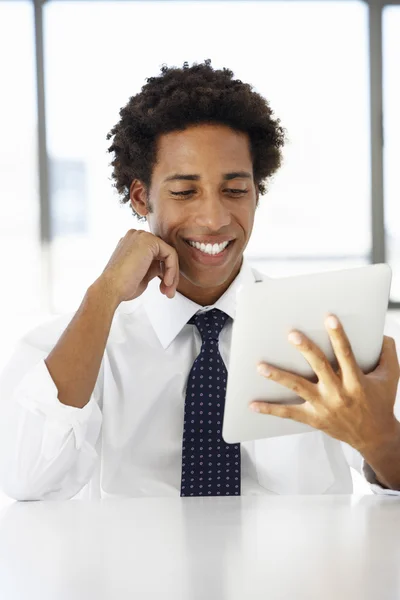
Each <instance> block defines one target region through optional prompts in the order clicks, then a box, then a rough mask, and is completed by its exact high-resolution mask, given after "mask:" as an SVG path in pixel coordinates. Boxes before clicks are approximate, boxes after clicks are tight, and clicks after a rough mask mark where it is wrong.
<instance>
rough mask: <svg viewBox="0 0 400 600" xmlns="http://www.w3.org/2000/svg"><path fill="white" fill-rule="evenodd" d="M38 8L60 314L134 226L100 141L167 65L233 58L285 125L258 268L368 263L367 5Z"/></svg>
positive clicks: (261, 229) (259, 226) (261, 217)
mask: <svg viewBox="0 0 400 600" xmlns="http://www.w3.org/2000/svg"><path fill="white" fill-rule="evenodd" d="M44 11H45V34H46V35H45V41H46V47H45V64H46V82H47V86H46V94H47V125H48V148H49V155H50V165H51V167H52V168H51V181H52V214H53V225H54V226H55V227H54V229H55V239H54V242H53V251H54V262H53V265H54V275H55V281H54V286H55V287H54V292H55V298H54V300H55V306H56V309H57V310H58V311H64V310H69V309H73V308H75V307H76V306H77V304H78V303H79V302H80V300H81V298H82V296H83V294H84V292H85V290H86V289H87V287H88V285H90V283H92V281H93V280H94V279H95V278H96V277H98V276H99V275H100V273H101V271H102V269H103V268H104V266H105V264H106V263H107V261H108V259H109V257H110V255H111V253H112V251H113V250H114V248H115V246H116V245H117V243H118V240H119V238H120V237H121V236H122V235H124V234H125V232H126V231H127V230H128V229H129V228H131V227H133V228H138V227H140V225H139V223H138V222H137V221H136V220H135V219H134V217H133V215H132V213H131V211H130V209H129V207H127V206H123V207H121V206H120V205H119V200H118V196H117V195H116V192H115V191H114V190H113V188H112V186H111V182H110V179H109V178H110V174H111V171H110V168H109V167H108V163H109V162H110V160H111V157H110V156H109V155H108V154H107V152H106V148H107V144H108V142H107V141H106V139H105V138H106V134H107V132H108V131H109V129H111V127H112V126H113V125H114V124H115V123H116V122H117V120H118V118H119V115H118V112H119V109H120V107H121V106H123V105H125V104H126V102H127V101H128V99H129V97H130V96H132V95H134V94H136V93H138V92H139V91H140V88H141V86H142V85H143V83H144V82H145V78H146V77H150V76H152V75H155V74H158V73H159V70H160V66H161V64H162V63H167V64H168V65H172V64H175V65H178V66H182V64H183V62H184V61H185V60H187V61H188V62H189V63H192V62H194V61H203V60H204V59H205V58H211V59H212V64H213V66H215V67H223V66H228V67H230V68H231V69H232V70H233V71H234V73H235V76H236V77H238V78H240V79H242V80H245V81H249V82H250V83H252V84H253V85H254V87H255V89H256V90H257V91H258V92H260V93H261V94H263V95H264V96H265V97H266V98H267V99H268V100H269V101H270V103H271V106H272V108H273V109H274V111H275V113H276V115H277V116H278V117H280V118H281V121H282V124H283V125H284V126H285V128H286V129H287V131H288V137H289V142H288V145H287V148H286V150H285V162H284V165H283V167H282V169H281V171H280V172H279V173H278V174H277V175H276V177H275V180H274V182H272V183H271V185H270V191H269V193H268V194H266V195H265V196H264V197H263V198H261V201H260V208H259V210H258V212H257V215H256V223H255V228H254V233H253V237H252V240H251V241H250V244H249V247H248V249H247V255H248V257H249V259H250V260H251V261H252V262H253V263H254V264H255V265H256V266H258V267H259V268H261V270H264V271H265V272H267V273H269V274H271V275H275V274H279V275H284V274H289V272H298V271H303V272H305V271H307V270H309V271H310V270H318V269H319V268H321V269H323V268H340V267H341V266H342V265H343V266H356V265H361V264H366V263H367V262H368V254H369V252H370V246H371V239H370V229H371V228H370V187H369V180H370V176H369V159H370V151H369V110H368V108H369V105H368V46H367V12H366V11H367V9H366V5H365V4H364V3H362V2H352V1H349V2H345V3H342V2H301V1H300V2H291V3H289V2H251V1H250V2H249V1H246V2H244V1H238V2H232V3H230V4H229V10H227V4H226V2H218V1H217V2H140V1H139V2H132V3H128V2H112V3H110V2H80V3H76V2H57V1H54V2H48V3H46V4H45V6H44ZM171 15H174V17H173V19H172V17H171ZM150 21H151V24H152V26H151V30H149V28H148V27H146V26H144V27H134V28H133V27H132V24H133V23H136V24H137V23H139V22H141V23H144V24H146V23H149V22H150ZM166 23H167V24H168V26H167V27H166ZM191 23H196V27H192V26H189V24H191ZM89 31H90V39H89V38H88V32H89ZM205 32H207V35H205ZM339 39H340V44H339V43H338V40H339ZM71 40H73V41H74V43H73V44H71ZM60 223H62V226H61V227H60ZM289 260H290V262H289Z"/></svg>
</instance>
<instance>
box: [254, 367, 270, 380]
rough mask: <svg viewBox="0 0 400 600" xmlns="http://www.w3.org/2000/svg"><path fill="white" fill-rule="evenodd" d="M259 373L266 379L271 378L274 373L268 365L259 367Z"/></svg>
mask: <svg viewBox="0 0 400 600" xmlns="http://www.w3.org/2000/svg"><path fill="white" fill-rule="evenodd" d="M257 371H258V372H259V373H260V375H264V376H265V377H269V376H270V375H271V373H272V371H271V370H270V369H269V368H268V367H267V365H258V367H257Z"/></svg>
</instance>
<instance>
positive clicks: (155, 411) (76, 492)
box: [0, 259, 400, 500]
mask: <svg viewBox="0 0 400 600" xmlns="http://www.w3.org/2000/svg"><path fill="white" fill-rule="evenodd" d="M265 278H266V276H265V275H262V274H261V273H258V272H257V271H255V270H253V269H251V268H250V266H249V264H248V262H247V260H246V259H245V260H244V261H243V265H242V269H241V271H240V273H239V275H238V276H237V278H236V279H235V281H234V282H233V283H232V285H231V286H230V288H229V289H228V290H227V291H226V292H225V294H224V295H223V296H222V297H221V298H220V299H219V300H218V301H217V302H216V303H215V304H214V305H213V306H212V307H201V306H199V305H197V304H195V303H194V302H192V301H191V300H189V299H187V298H185V297H184V296H182V295H181V294H179V293H177V294H176V295H175V297H174V298H173V299H172V300H171V299H168V298H166V297H165V296H164V295H162V294H161V293H160V291H159V280H158V278H156V279H154V280H153V281H152V282H151V283H150V285H149V286H148V288H147V290H146V291H145V292H144V294H142V296H141V297H140V298H137V299H135V300H132V301H129V302H123V303H121V304H120V305H119V307H118V309H117V310H116V312H115V315H114V319H113V322H112V326H111V330H110V334H109V337H108V341H107V345H106V349H105V352H104V355H103V358H102V362H101V367H100V371H99V375H98V377H97V381H96V385H95V388H94V390H93V393H92V396H91V398H90V401H89V402H88V404H87V405H86V406H85V407H84V408H82V409H80V408H75V407H71V406H66V405H64V404H62V403H61V402H60V401H59V400H58V398H57V394H58V392H57V388H56V385H55V384H54V382H53V380H52V378H51V376H50V374H49V371H48V370H47V367H46V364H45V362H44V358H45V357H46V356H47V355H48V354H49V352H50V350H51V349H52V348H53V347H54V346H55V344H56V343H57V341H58V339H59V337H60V336H61V334H62V332H63V331H64V330H65V328H66V326H67V325H68V323H69V322H70V320H71V319H72V317H73V315H74V313H72V314H66V315H62V316H58V317H56V318H54V319H53V320H51V321H50V322H47V323H45V324H42V325H40V326H39V327H37V328H35V329H34V330H32V331H30V332H29V333H27V334H26V335H25V336H24V337H23V338H22V339H21V340H20V342H19V343H18V345H17V347H16V349H15V351H14V354H13V355H12V357H11V358H10V360H9V362H8V364H7V365H6V367H5V368H4V370H3V372H2V374H1V376H0V488H1V489H2V490H3V491H4V492H5V493H6V494H7V495H9V496H10V497H12V498H15V499H17V500H35V499H44V500H64V499H69V498H72V497H77V498H86V499H100V498H112V497H137V496H175V497H176V496H179V495H180V483H181V461H182V433H183V415H184V403H185V391H186V390H185V387H186V382H187V379H188V375H189V371H190V369H191V366H192V364H193V361H194V360H195V358H196V356H197V354H198V353H199V351H200V347H201V338H200V334H199V332H198V331H197V328H196V327H194V326H193V325H188V324H187V322H188V321H189V319H190V318H191V317H192V316H193V315H194V314H195V313H196V312H197V311H198V310H209V309H210V308H219V309H220V310H223V311H224V312H225V313H227V314H228V315H229V316H230V317H232V319H234V317H235V299H236V292H237V290H238V288H239V286H241V285H242V284H244V283H247V282H254V280H255V279H257V280H262V279H265ZM231 331H232V324H231V321H230V320H229V322H228V324H227V325H226V326H225V327H224V329H223V330H222V332H221V335H220V342H219V347H220V352H221V355H222V358H223V359H224V361H225V364H229V348H230V341H231ZM385 333H386V334H387V335H391V336H392V337H395V336H396V337H397V339H398V340H400V328H399V326H398V325H397V324H396V322H395V321H393V320H392V321H390V320H389V319H388V318H387V320H386V325H385ZM399 396H400V393H399V394H398V397H397V400H396V414H397V416H398V418H399V416H400V415H398V413H399V411H400V399H399ZM241 456H242V458H241V467H242V483H241V490H242V495H262V494H348V493H351V492H352V491H353V484H352V477H351V472H350V468H349V465H351V466H353V467H355V468H356V469H357V470H358V471H359V472H360V473H361V474H362V475H364V476H365V477H366V479H367V481H369V483H370V484H371V488H372V490H373V491H374V492H375V493H382V494H397V495H400V491H398V492H397V491H393V490H387V489H385V488H382V487H381V486H379V485H378V484H377V482H376V479H375V477H374V473H373V471H372V469H371V468H370V467H369V466H368V465H366V464H365V463H364V461H363V459H362V457H361V455H360V454H359V453H358V452H357V451H356V450H354V449H353V448H351V447H350V446H349V445H348V444H345V443H343V442H340V441H338V440H336V439H333V438H331V437H330V436H328V435H326V434H324V433H322V432H321V431H317V430H315V432H311V433H301V434H296V435H288V436H282V437H278V438H269V439H266V440H257V441H251V442H244V443H242V444H241Z"/></svg>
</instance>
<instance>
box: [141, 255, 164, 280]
mask: <svg viewBox="0 0 400 600" xmlns="http://www.w3.org/2000/svg"><path fill="white" fill-rule="evenodd" d="M162 275H163V272H162V268H161V264H160V261H159V260H155V261H153V262H152V263H151V266H150V269H149V270H148V271H147V274H146V276H145V277H144V281H145V282H146V283H149V282H150V281H151V280H152V279H154V277H162Z"/></svg>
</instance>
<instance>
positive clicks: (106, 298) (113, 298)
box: [87, 276, 121, 312]
mask: <svg viewBox="0 0 400 600" xmlns="http://www.w3.org/2000/svg"><path fill="white" fill-rule="evenodd" d="M87 295H88V296H89V297H93V296H95V297H96V298H101V300H102V302H104V303H106V304H107V306H109V307H110V309H111V310H112V311H113V312H115V311H116V309H117V308H118V306H119V305H120V304H121V300H120V299H119V297H118V294H117V293H116V292H115V290H114V289H113V286H112V285H111V282H109V281H108V280H107V279H106V278H105V277H103V276H100V277H98V278H97V279H96V280H95V281H94V282H93V283H92V285H90V286H89V288H88V290H87Z"/></svg>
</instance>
